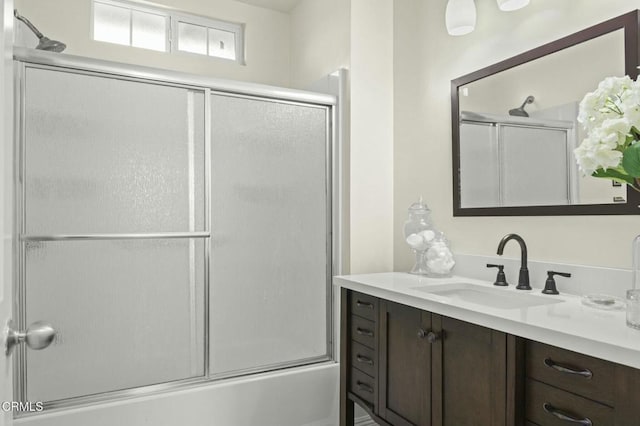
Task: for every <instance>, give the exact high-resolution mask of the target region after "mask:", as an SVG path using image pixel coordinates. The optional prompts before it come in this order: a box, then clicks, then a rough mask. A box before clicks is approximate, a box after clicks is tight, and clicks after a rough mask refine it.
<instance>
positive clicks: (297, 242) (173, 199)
mask: <svg viewBox="0 0 640 426" xmlns="http://www.w3.org/2000/svg"><path fill="white" fill-rule="evenodd" d="M55 58H56V59H55V60H51V59H47V61H50V60H51V61H53V62H56V63H54V64H52V63H49V62H46V61H45V62H46V63H39V62H37V61H35V62H20V61H17V62H16V71H17V72H16V82H17V85H18V87H19V93H18V96H17V98H18V100H19V105H18V109H17V111H19V114H17V116H18V117H19V120H18V122H17V128H16V136H17V145H16V146H17V151H18V153H17V157H18V158H17V159H16V160H17V162H18V179H17V185H16V193H17V206H18V209H17V220H16V222H17V226H18V229H17V234H18V237H19V238H17V240H18V241H19V246H18V248H17V253H16V260H17V268H16V270H17V271H18V276H17V285H16V291H15V294H16V312H17V318H15V319H16V322H17V324H16V325H17V328H18V329H20V330H26V329H27V328H28V327H29V325H31V324H33V323H37V322H38V321H45V322H47V323H50V324H51V326H52V327H53V328H54V329H55V330H56V332H57V335H56V338H55V340H54V342H53V344H52V345H51V346H50V347H48V348H46V349H45V350H41V351H36V350H29V349H26V348H24V347H19V348H18V349H17V355H18V359H17V363H16V365H17V370H16V380H15V382H16V384H17V387H16V399H19V400H23V401H43V402H45V408H56V407H62V406H70V405H74V404H78V403H84V402H95V401H98V400H105V399H110V398H117V397H130V396H132V395H138V394H141V393H146V392H152V391H157V390H166V389H169V388H173V387H178V386H188V385H191V384H193V383H202V382H206V381H212V380H216V379H221V378H226V377H231V376H239V375H245V374H250V373H255V372H266V371H270V370H275V369H280V368H284V367H291V366H297V365H302V364H308V363H312V362H320V361H324V360H329V359H330V358H331V274H332V247H333V244H332V236H331V230H332V223H333V222H332V214H331V212H332V206H331V199H332V191H331V188H332V179H331V173H332V165H331V164H332V163H331V154H332V153H331V133H332V132H331V125H332V124H331V117H332V113H333V110H332V108H333V106H332V104H331V103H330V102H326V97H322V95H319V96H309V95H308V94H307V95H305V96H302V95H300V94H298V93H288V94H287V91H286V89H283V90H271V89H263V90H256V89H255V87H251V86H249V87H248V88H247V90H246V92H243V91H242V90H240V89H242V85H231V86H230V87H231V89H229V88H228V87H227V88H225V90H224V91H221V88H220V87H216V84H215V83H216V81H215V80H212V81H211V85H206V84H203V83H205V82H206V81H205V80H203V79H201V78H193V79H189V78H188V76H184V80H181V78H179V77H180V76H176V75H170V76H167V78H166V80H165V79H163V75H162V74H158V75H153V76H152V77H153V78H152V77H149V73H150V72H149V70H148V69H144V70H142V71H140V70H133V71H130V70H127V68H125V67H123V66H121V65H118V66H115V65H113V64H108V63H104V64H98V65H96V64H95V63H84V62H83V61H81V60H79V59H65V57H64V56H55ZM36 59H37V56H36ZM234 90H235V91H234ZM256 92H260V93H256ZM298 97H299V98H300V99H298ZM310 99H311V100H310ZM314 99H321V100H324V101H325V102H314V101H313V100H314Z"/></svg>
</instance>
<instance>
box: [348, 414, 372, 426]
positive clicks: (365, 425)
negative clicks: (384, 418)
mask: <svg viewBox="0 0 640 426" xmlns="http://www.w3.org/2000/svg"><path fill="white" fill-rule="evenodd" d="M353 424H354V426H377V425H378V424H377V423H375V422H374V421H373V420H371V417H369V416H362V417H358V418H357V419H354V421H353Z"/></svg>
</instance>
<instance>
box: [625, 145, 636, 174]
mask: <svg viewBox="0 0 640 426" xmlns="http://www.w3.org/2000/svg"><path fill="white" fill-rule="evenodd" d="M622 167H623V168H624V170H625V171H626V172H627V173H628V174H630V175H631V176H634V177H640V144H639V143H636V144H633V145H631V146H629V147H628V148H627V149H625V150H624V152H623V153H622Z"/></svg>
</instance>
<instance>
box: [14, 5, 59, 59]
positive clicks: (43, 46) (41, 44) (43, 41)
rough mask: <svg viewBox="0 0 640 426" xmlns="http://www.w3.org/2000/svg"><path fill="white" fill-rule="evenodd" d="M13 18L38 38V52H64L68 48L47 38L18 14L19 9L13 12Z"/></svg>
mask: <svg viewBox="0 0 640 426" xmlns="http://www.w3.org/2000/svg"><path fill="white" fill-rule="evenodd" d="M13 16H15V17H16V19H17V20H18V21H21V22H23V23H24V24H25V25H26V26H27V27H28V28H29V29H30V30H31V31H32V32H33V33H34V34H35V35H36V37H38V40H39V41H38V45H37V46H36V49H38V50H48V51H49V52H58V53H60V52H62V51H63V50H64V49H66V48H67V45H66V44H64V43H63V42H61V41H58V40H51V39H50V38H49V37H45V36H44V34H42V33H41V32H40V31H39V30H38V29H37V28H36V27H35V25H33V24H32V23H31V21H29V20H28V19H27V18H25V17H24V16H22V15H20V14H19V13H18V9H14V10H13Z"/></svg>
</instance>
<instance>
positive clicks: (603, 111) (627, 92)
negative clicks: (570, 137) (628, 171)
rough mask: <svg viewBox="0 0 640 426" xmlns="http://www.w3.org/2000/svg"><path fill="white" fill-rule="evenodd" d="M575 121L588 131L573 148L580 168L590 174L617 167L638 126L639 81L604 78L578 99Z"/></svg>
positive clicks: (639, 113)
mask: <svg viewBox="0 0 640 426" xmlns="http://www.w3.org/2000/svg"><path fill="white" fill-rule="evenodd" d="M578 121H579V122H580V123H581V124H582V125H583V127H584V128H585V130H586V131H587V137H586V138H585V139H584V140H583V141H582V143H581V144H580V146H578V147H577V148H576V149H575V150H574V156H575V158H576V161H577V163H578V166H579V167H580V170H581V171H582V172H583V173H584V174H585V175H591V174H593V172H595V171H596V170H598V169H604V170H607V169H609V168H615V167H619V166H620V164H621V161H622V152H623V151H624V150H625V149H626V148H627V147H628V145H629V143H628V142H627V140H628V138H629V136H634V135H637V130H638V129H640V83H638V82H636V81H633V80H631V78H629V77H628V76H624V77H608V78H605V79H604V80H603V81H601V82H600V84H599V85H598V88H597V89H596V90H595V91H593V92H590V93H587V94H586V95H585V97H584V98H583V99H582V101H581V102H580V110H579V114H578ZM634 132H636V133H634Z"/></svg>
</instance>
